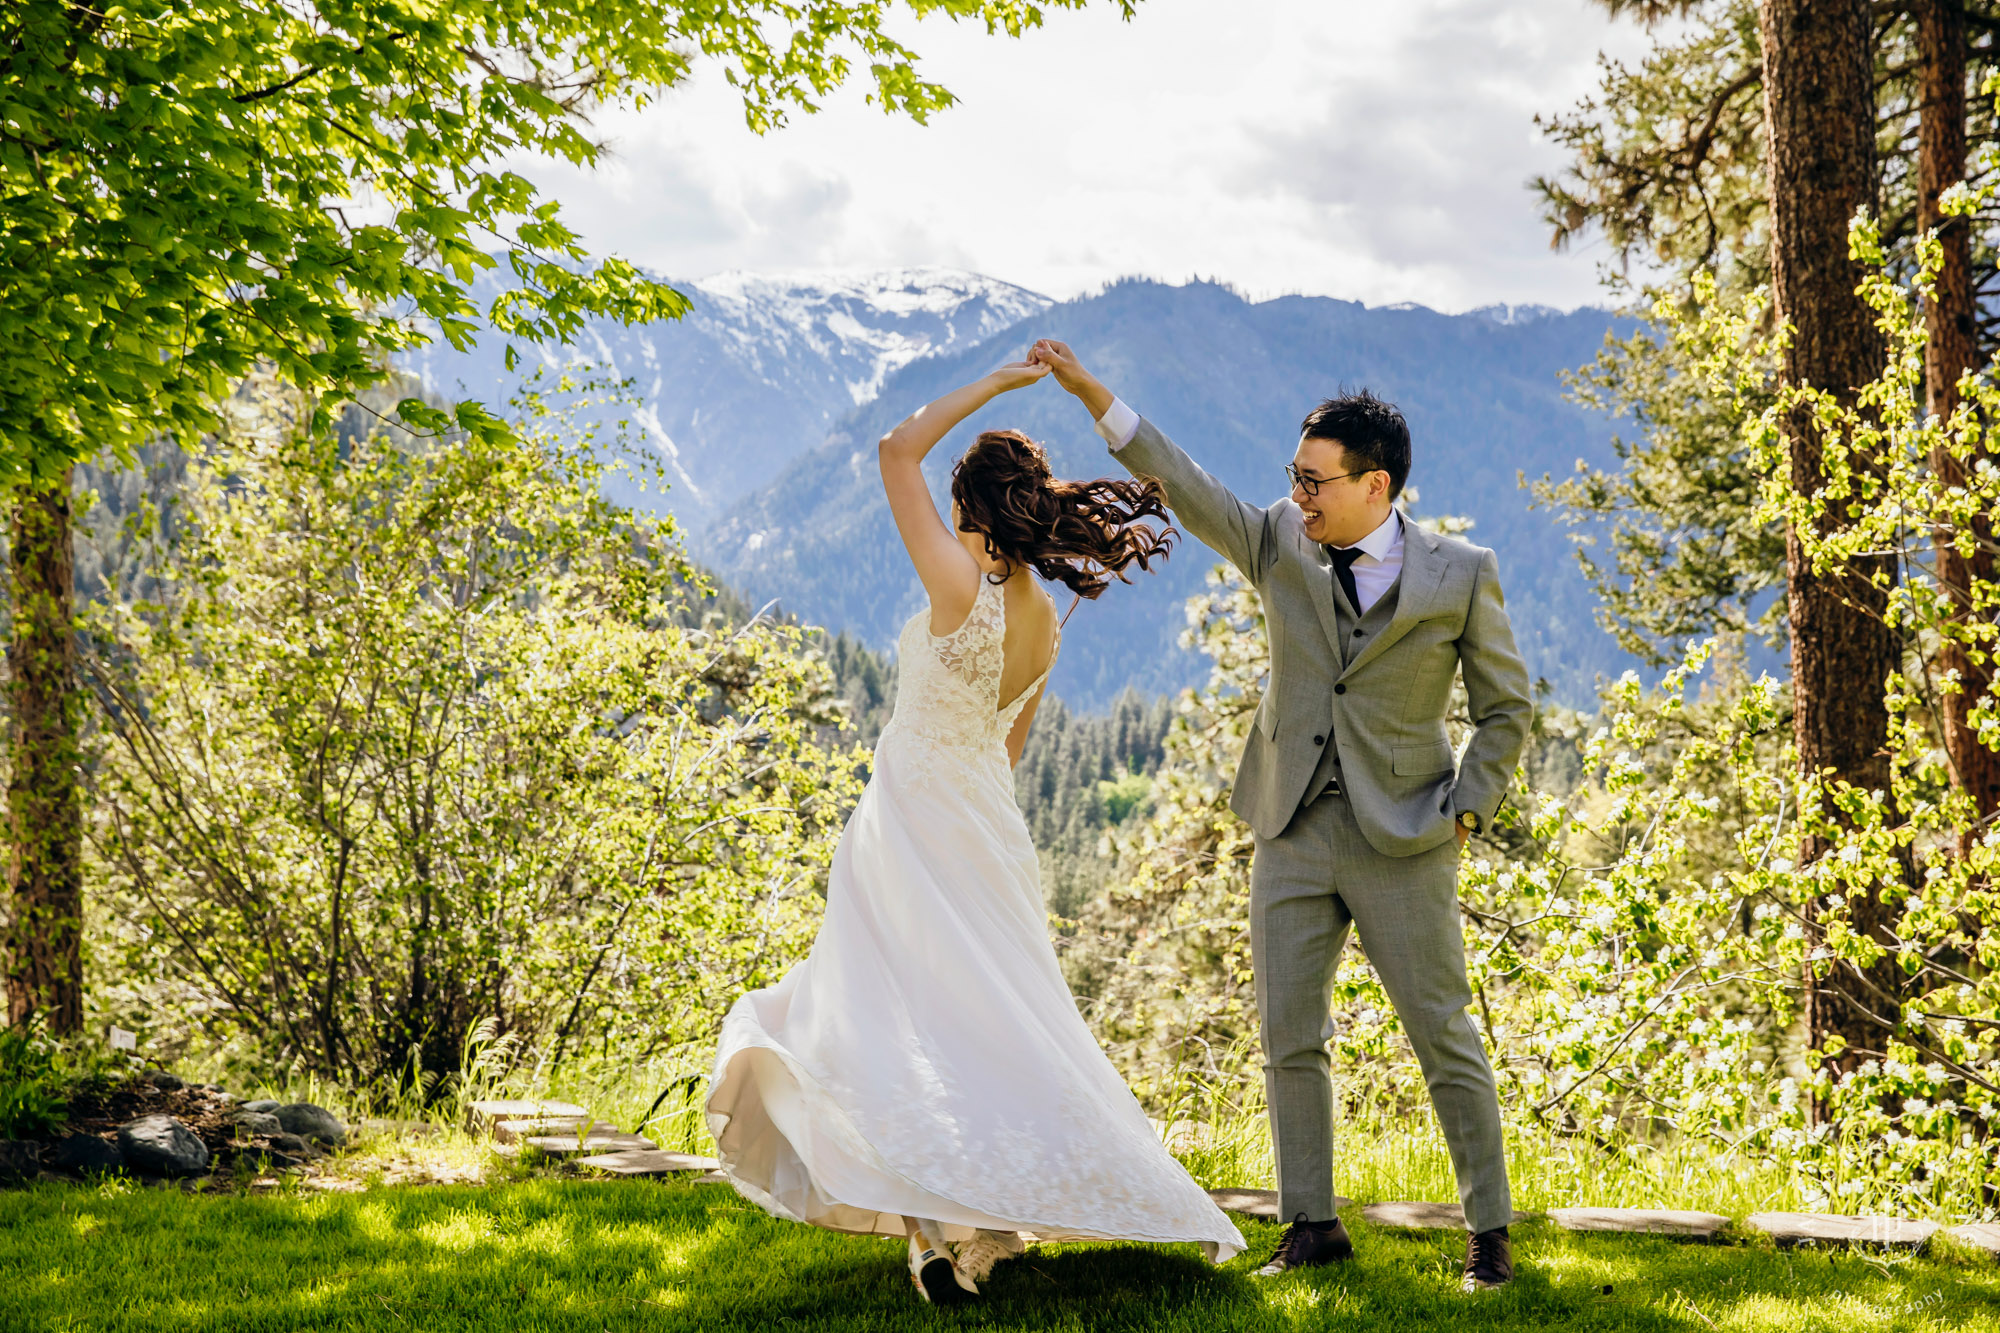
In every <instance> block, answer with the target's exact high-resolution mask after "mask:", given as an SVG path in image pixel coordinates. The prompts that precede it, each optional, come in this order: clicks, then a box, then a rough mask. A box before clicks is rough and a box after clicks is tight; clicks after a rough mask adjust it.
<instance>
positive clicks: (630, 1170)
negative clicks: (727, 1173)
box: [577, 1148, 722, 1176]
mask: <svg viewBox="0 0 2000 1333" xmlns="http://www.w3.org/2000/svg"><path fill="white" fill-rule="evenodd" d="M577 1165H578V1166H594V1167H596V1168H597V1169H598V1170H599V1171H609V1172H610V1173H611V1174H612V1175H614V1176H671V1175H673V1174H675V1173H676V1172H680V1171H709V1172H712V1171H715V1169H716V1168H717V1167H719V1166H721V1165H722V1163H720V1162H718V1161H716V1160H715V1159H714V1158H713V1157H696V1156H695V1155H694V1154H692V1153H684V1152H662V1151H661V1150H660V1149H658V1148H651V1149H648V1148H629V1149H627V1150H626V1151H624V1152H606V1153H597V1154H596V1155H594V1156H591V1157H579V1158H577Z"/></svg>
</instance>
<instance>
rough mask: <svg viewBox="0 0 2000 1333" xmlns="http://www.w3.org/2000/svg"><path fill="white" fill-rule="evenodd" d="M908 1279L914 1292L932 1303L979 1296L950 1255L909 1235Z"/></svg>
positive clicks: (958, 1302) (959, 1302) (957, 1302)
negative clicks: (912, 1284) (915, 1290)
mask: <svg viewBox="0 0 2000 1333" xmlns="http://www.w3.org/2000/svg"><path fill="white" fill-rule="evenodd" d="M910 1281H911V1282H912V1283H914V1284H915V1285H916V1288H917V1295H919V1296H921V1297H923V1298H924V1299H925V1300H926V1301H929V1302H930V1303H931V1304H932V1305H963V1304H965V1303H966V1302H967V1301H969V1300H972V1299H974V1298H975V1297H977V1296H978V1295H979V1288H978V1287H975V1286H974V1285H972V1279H971V1278H969V1277H967V1276H966V1275H965V1274H964V1273H961V1272H960V1271H959V1269H958V1265H957V1264H955V1263H953V1262H952V1261H951V1256H950V1255H949V1254H947V1253H945V1252H944V1251H943V1250H936V1249H932V1248H931V1247H930V1246H929V1245H926V1244H925V1243H924V1242H923V1241H922V1240H921V1239H920V1238H918V1237H916V1236H912V1237H910Z"/></svg>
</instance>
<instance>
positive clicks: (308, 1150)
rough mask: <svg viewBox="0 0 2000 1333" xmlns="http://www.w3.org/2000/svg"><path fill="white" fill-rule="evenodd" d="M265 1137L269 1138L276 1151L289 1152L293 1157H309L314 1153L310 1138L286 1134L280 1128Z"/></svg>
mask: <svg viewBox="0 0 2000 1333" xmlns="http://www.w3.org/2000/svg"><path fill="white" fill-rule="evenodd" d="M265 1137H266V1138H268V1139H269V1140H270V1142H271V1147H272V1148H273V1149H275V1150H276V1151H278V1152H282V1153H290V1154H292V1155H293V1156H294V1157H311V1156H312V1155H313V1153H314V1148H313V1145H312V1141H311V1140H309V1139H306V1138H302V1137H301V1136H299V1135H297V1134H287V1133H285V1131H283V1130H282V1129H281V1130H279V1131H278V1132H277V1133H276V1134H269V1135H266V1136H265Z"/></svg>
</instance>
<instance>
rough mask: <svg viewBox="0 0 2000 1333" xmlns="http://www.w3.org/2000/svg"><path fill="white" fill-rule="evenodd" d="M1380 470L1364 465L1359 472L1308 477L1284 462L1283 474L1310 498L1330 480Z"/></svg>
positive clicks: (1343, 479) (1360, 475)
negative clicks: (1335, 475)
mask: <svg viewBox="0 0 2000 1333" xmlns="http://www.w3.org/2000/svg"><path fill="white" fill-rule="evenodd" d="M1380 471H1382V469H1381V468H1379V467H1365V468H1362V469H1361V470H1360V471H1359V472H1343V473H1341V474H1340V475H1339V476H1337V477H1309V476H1307V475H1306V474H1305V473H1303V472H1301V471H1299V470H1298V469H1297V468H1295V467H1293V466H1292V465H1291V464H1290V463H1287V464H1285V475H1286V476H1287V477H1290V478H1291V479H1292V485H1294V486H1296V487H1298V488H1299V489H1300V490H1302V491H1304V492H1305V493H1306V498H1307V499H1308V500H1310V499H1311V498H1312V497H1314V496H1315V495H1318V494H1319V488H1320V487H1322V486H1324V485H1326V484H1327V483H1328V482H1330V481H1346V480H1347V479H1348V478H1349V477H1365V476H1367V475H1368V474H1369V473H1371V472H1380Z"/></svg>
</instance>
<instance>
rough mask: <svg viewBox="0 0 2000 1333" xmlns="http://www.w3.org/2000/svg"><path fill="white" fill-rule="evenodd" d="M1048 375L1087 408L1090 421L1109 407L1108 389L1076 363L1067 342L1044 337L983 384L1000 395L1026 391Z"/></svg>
mask: <svg viewBox="0 0 2000 1333" xmlns="http://www.w3.org/2000/svg"><path fill="white" fill-rule="evenodd" d="M1050 375H1053V376H1055V379H1056V383H1058V384H1060V385H1062V386H1063V388H1065V389H1067V390H1068V391H1069V392H1070V393H1071V394H1073V395H1075V397H1076V398H1077V400H1078V401H1080V402H1081V403H1082V404H1083V405H1084V407H1085V408H1087V409H1089V412H1090V416H1091V419H1092V420H1093V421H1094V420H1097V419H1098V418H1100V417H1102V416H1103V415H1104V413H1105V412H1106V411H1107V410H1108V409H1109V408H1110V406H1111V400H1112V394H1111V390H1109V389H1107V388H1105V387H1104V385H1103V383H1102V382H1100V381H1099V380H1098V378H1097V377H1096V376H1095V375H1093V374H1091V373H1090V372H1089V371H1087V370H1085V369H1084V368H1083V363H1082V362H1081V361H1079V360H1077V358H1076V353H1075V352H1072V351H1071V350H1070V348H1069V344H1068V343H1062V342H1057V341H1056V340H1055V339H1053V338H1043V339H1041V340H1040V341H1038V342H1037V343H1035V345H1034V346H1032V347H1030V348H1029V349H1028V354H1027V356H1026V357H1024V358H1022V359H1021V360H1019V361H1009V362H1008V363H1007V364H1006V365H1004V366H1001V367H1000V368H999V369H997V370H995V371H994V372H993V373H992V374H990V375H988V376H987V377H986V383H987V384H988V385H989V386H990V387H991V388H992V390H993V392H994V393H996V394H1001V393H1007V392H1010V391H1011V390H1014V389H1025V388H1026V387H1028V386H1029V385H1030V384H1033V383H1035V382H1036V381H1037V380H1041V379H1045V378H1047V377H1048V376H1050Z"/></svg>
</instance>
